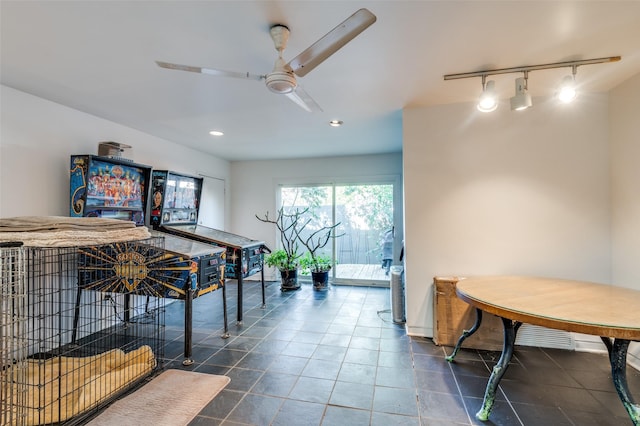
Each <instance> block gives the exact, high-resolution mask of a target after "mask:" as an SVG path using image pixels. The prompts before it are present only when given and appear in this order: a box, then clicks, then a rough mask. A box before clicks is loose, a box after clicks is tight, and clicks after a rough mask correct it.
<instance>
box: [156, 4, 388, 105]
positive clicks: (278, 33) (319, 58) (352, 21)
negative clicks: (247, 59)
mask: <svg viewBox="0 0 640 426" xmlns="http://www.w3.org/2000/svg"><path fill="white" fill-rule="evenodd" d="M375 21H376V16H375V15H374V14H373V13H371V12H370V11H369V10H367V9H360V10H358V11H356V12H355V13H354V14H353V15H351V16H350V17H348V18H347V19H345V20H344V22H342V23H341V24H340V25H338V26H337V27H335V28H334V29H332V30H331V31H329V32H328V33H327V34H326V35H325V36H324V37H322V38H321V39H320V40H318V41H316V42H315V43H314V44H312V45H311V46H309V47H308V48H307V49H305V50H304V51H303V52H302V53H300V54H299V55H298V56H296V57H295V58H293V59H292V60H290V61H289V62H288V63H286V62H285V61H284V59H283V57H282V53H283V51H284V49H285V48H286V47H287V41H288V40H289V28H288V27H287V26H285V25H282V24H276V25H273V26H272V27H271V29H270V31H269V32H270V34H271V38H272V39H273V44H274V45H275V48H276V50H277V51H278V59H276V63H275V65H274V67H273V71H271V72H270V73H269V74H252V73H249V72H237V71H224V70H219V69H213V68H200V67H194V66H189V65H179V64H172V63H169V62H161V61H156V63H157V64H158V66H160V67H162V68H167V69H172V70H181V71H189V72H196V73H200V74H209V75H214V76H219V77H233V78H242V79H246V80H257V81H262V80H264V81H265V84H266V86H267V88H268V89H269V90H271V91H272V92H274V93H277V94H282V95H286V96H287V97H288V98H289V99H291V100H292V101H293V102H295V103H296V104H297V105H298V106H300V107H302V108H304V109H305V110H307V111H309V112H313V111H322V108H320V106H319V105H318V104H317V103H316V101H314V100H313V99H312V98H311V96H309V95H308V94H307V92H305V90H304V89H303V88H302V87H301V86H300V85H299V84H298V82H297V80H296V76H298V77H304V76H305V75H307V73H309V72H310V71H312V70H313V69H314V68H315V67H317V66H318V65H320V64H321V63H322V62H323V61H324V60H325V59H327V58H328V57H329V56H331V55H333V54H334V53H335V52H337V51H338V50H339V49H340V48H341V47H343V46H344V45H345V44H347V43H348V42H349V41H351V40H353V39H354V38H355V37H356V36H357V35H358V34H360V33H361V32H362V31H364V30H365V29H367V28H368V27H369V26H370V25H371V24H373V23H374V22H375Z"/></svg>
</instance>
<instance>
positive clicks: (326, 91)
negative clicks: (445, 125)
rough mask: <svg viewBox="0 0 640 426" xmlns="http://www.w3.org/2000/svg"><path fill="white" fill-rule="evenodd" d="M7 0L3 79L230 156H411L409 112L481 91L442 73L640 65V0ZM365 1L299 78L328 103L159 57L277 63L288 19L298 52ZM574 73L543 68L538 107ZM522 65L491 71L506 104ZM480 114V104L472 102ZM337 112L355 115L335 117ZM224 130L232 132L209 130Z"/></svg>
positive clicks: (596, 84) (610, 77) (231, 65)
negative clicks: (352, 24) (606, 60)
mask: <svg viewBox="0 0 640 426" xmlns="http://www.w3.org/2000/svg"><path fill="white" fill-rule="evenodd" d="M0 5H1V6H0V7H1V9H0V12H1V43H2V44H1V66H2V68H1V74H0V76H1V82H2V84H4V85H7V86H9V87H13V88H15V89H18V90H22V91H25V92H28V93H31V94H34V95H36V96H40V97H42V98H45V99H49V100H52V101H54V102H57V103H60V104H63V105H67V106H69V107H72V108H75V109H78V110H81V111H85V112H87V113H90V114H93V115H96V116H99V117H103V118H106V119H108V120H111V121H114V122H117V123H121V124H123V125H126V126H129V127H132V128H135V129H138V130H140V131H143V132H145V133H148V134H151V135H155V136H158V137H161V138H164V139H167V140H171V141H174V142H176V143H179V144H183V145H186V146H190V147H192V148H195V149H197V150H201V151H204V152H207V153H211V154H213V155H216V156H218V157H221V158H225V159H228V160H231V161H234V160H252V159H276V158H304V157H318V156H336V155H357V154H373V153H389V152H399V151H401V147H402V109H403V108H405V107H413V106H432V105H439V104H449V103H456V102H475V100H476V99H477V96H478V95H479V93H480V91H481V83H480V79H479V78H472V79H464V80H452V81H444V79H443V75H444V74H449V73H458V72H468V71H478V70H483V69H494V68H506V67H515V66H523V65H535V64H541V63H550V62H559V61H566V60H577V59H590V58H599V57H607V56H615V55H621V56H622V60H621V61H620V62H615V63H611V64H601V65H588V66H583V67H579V68H578V74H577V79H578V81H579V83H580V84H581V86H582V90H584V91H586V92H600V91H607V90H609V89H611V88H613V87H615V86H616V85H618V84H619V83H621V82H622V81H624V80H626V79H628V78H629V77H631V76H633V75H635V74H637V73H638V72H640V1H601V2H597V1H578V2H569V1H494V2H492V1H468V2H464V1H398V0H388V1H149V0H147V1H82V2H81V1H66V2H61V1H17V2H14V1H7V0H2V1H1V2H0ZM361 7H366V8H368V9H369V10H371V11H372V12H373V13H374V14H375V15H376V16H377V18H378V19H377V22H376V23H374V24H373V25H372V26H371V27H369V28H368V29H367V30H365V31H364V32H363V33H362V34H360V35H359V36H358V37H356V38H355V39H354V40H353V41H351V42H350V43H349V44H347V45H346V46H345V47H343V48H342V49H341V50H340V51H338V52H337V53H336V54H334V55H333V56H331V57H330V58H329V59H327V60H326V61H325V62H324V63H322V64H321V65H320V66H318V67H317V68H316V69H314V70H313V71H312V72H310V73H309V74H308V75H307V76H305V77H303V78H299V79H298V82H299V83H300V84H301V85H302V86H303V87H304V89H305V90H306V91H307V92H308V93H309V94H310V95H311V96H312V97H313V98H314V99H315V101H316V102H317V103H318V104H320V106H321V107H322V108H323V110H324V112H320V113H308V112H306V111H304V110H302V109H301V108H299V107H297V106H296V105H295V104H293V103H292V102H291V101H289V100H288V99H287V98H286V97H284V96H282V95H276V94H273V93H271V92H269V91H268V90H267V88H266V87H265V86H264V84H263V83H261V82H256V81H249V80H240V79H231V78H221V77H213V76H208V75H201V74H194V73H187V72H181V71H171V70H166V69H162V68H159V67H157V66H156V64H155V62H154V61H156V60H162V61H167V62H174V63H180V64H189V65H194V66H201V67H210V68H219V69H225V70H233V71H243V72H252V73H257V74H266V73H268V72H270V71H271V69H272V67H273V63H274V61H275V59H276V57H277V53H276V51H275V49H274V48H273V42H272V40H271V38H270V36H269V27H270V26H271V25H272V24H275V23H280V24H285V25H287V26H289V28H290V29H291V36H290V39H289V45H288V47H287V50H286V51H285V54H284V57H285V60H287V61H288V60H289V59H291V58H293V57H294V56H295V55H297V54H298V53H300V52H301V51H302V50H304V49H305V48H306V47H308V46H309V45H311V44H312V43H313V42H315V41H316V40H317V39H319V38H320V37H322V36H323V35H324V34H325V33H327V32H328V31H329V30H331V29H332V28H333V27H335V26H336V25H337V24H339V23H340V22H342V21H343V20H344V19H346V18H347V17H348V16H349V15H351V14H352V13H353V12H354V11H355V10H357V9H359V8H361ZM569 71H570V70H569V69H557V70H543V71H535V72H532V73H531V74H530V75H529V91H530V93H531V94H532V95H533V96H534V103H535V101H536V97H550V96H551V95H552V94H553V90H554V86H555V85H556V84H557V82H558V81H559V80H560V79H561V78H562V76H564V75H565V74H567V73H568V72H569ZM518 76H519V75H513V74H506V75H497V76H494V77H492V78H493V79H494V80H495V81H496V88H497V90H498V92H499V93H500V96H501V98H502V103H501V106H500V107H501V108H508V102H509V97H510V96H513V91H514V83H513V82H514V79H515V78H516V77H518ZM581 99H584V98H581ZM534 108H535V105H534ZM469 113H470V114H480V113H477V112H476V111H475V109H474V107H473V105H472V104H470V106H469ZM524 113H526V112H524ZM331 119H340V120H343V121H344V122H345V124H344V125H343V126H342V127H340V128H331V127H330V126H328V124H327V123H328V121H329V120H331ZM34 125H37V123H34ZM214 128H215V129H221V130H223V131H224V132H225V136H224V137H222V138H214V137H212V136H210V135H209V134H208V131H209V130H211V129H214ZM109 136H110V135H104V138H105V140H108V139H109ZM118 142H121V143H125V144H129V145H133V146H134V147H135V141H133V140H131V141H118ZM96 143H97V141H96Z"/></svg>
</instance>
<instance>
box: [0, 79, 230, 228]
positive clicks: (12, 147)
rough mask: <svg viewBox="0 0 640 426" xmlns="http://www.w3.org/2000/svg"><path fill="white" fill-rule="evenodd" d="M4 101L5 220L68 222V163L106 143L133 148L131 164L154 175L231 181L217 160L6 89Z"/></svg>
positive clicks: (0, 205)
mask: <svg viewBox="0 0 640 426" xmlns="http://www.w3.org/2000/svg"><path fill="white" fill-rule="evenodd" d="M0 100H1V114H0V117H1V122H0V125H1V127H0V217H12V216H31V215H38V216H40V215H56V216H68V215H69V167H70V165H69V157H70V155H72V154H97V153H98V143H99V142H101V141H116V142H120V143H124V144H127V145H131V146H132V147H133V148H132V154H133V157H132V159H133V160H134V161H135V162H137V163H140V164H146V165H149V166H152V167H153V168H155V169H170V170H174V171H177V172H182V173H188V174H194V175H195V174H197V173H203V174H206V175H207V176H213V177H217V178H221V179H224V180H225V181H228V180H229V174H230V164H229V162H228V161H225V160H221V159H219V158H217V157H214V156H211V155H207V154H203V153H202V152H197V151H195V150H192V149H189V148H184V147H182V146H180V145H177V144H175V143H173V142H170V141H167V140H163V139H159V138H156V137H153V136H150V135H148V134H145V133H142V132H139V131H137V130H134V129H131V128H128V127H125V126H122V125H119V124H116V123H113V122H110V121H107V120H104V119H101V118H98V117H95V116H92V115H89V114H85V113H83V112H80V111H77V110H74V109H71V108H68V107H65V106H62V105H60V104H56V103H53V102H50V101H47V100H44V99H42V98H38V97H35V96H32V95H29V94H26V93H24V92H20V91H17V90H14V89H12V88H9V87H6V86H0ZM227 197H229V195H228V194H227ZM229 204H230V203H229V201H228V199H227V202H226V205H227V206H229ZM225 216H226V217H227V218H228V217H230V216H231V215H230V214H229V208H228V207H227V214H226V215H225Z"/></svg>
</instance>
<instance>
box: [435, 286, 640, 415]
mask: <svg viewBox="0 0 640 426" xmlns="http://www.w3.org/2000/svg"><path fill="white" fill-rule="evenodd" d="M456 293H457V294H458V297H460V298H461V299H462V300H464V301H465V302H467V303H469V304H470V305H472V306H473V307H475V308H476V323H475V324H474V326H473V327H472V328H471V329H470V330H468V331H465V332H464V333H463V334H462V336H460V339H459V340H458V343H457V344H456V347H455V348H454V350H453V353H452V354H451V355H450V356H449V357H447V360H448V361H452V360H453V358H454V357H455V354H456V353H457V352H458V350H459V349H460V346H461V344H462V342H463V341H464V339H466V338H467V337H468V336H470V335H471V334H473V333H474V332H475V331H476V330H477V329H478V327H480V324H481V321H482V311H485V312H489V313H492V314H494V315H496V316H498V317H500V318H501V319H502V324H503V326H504V343H503V349H502V355H501V357H500V359H499V360H498V363H497V364H496V365H495V367H494V368H493V371H492V373H491V377H490V378H489V382H488V384H487V389H486V391H485V395H484V401H483V404H482V408H481V409H480V411H478V413H476V417H477V418H478V419H479V420H483V421H484V420H488V418H489V414H490V413H491V409H492V407H493V404H494V402H495V394H496V389H497V387H498V384H499V382H500V379H501V378H502V376H503V375H504V373H505V371H506V369H507V367H508V365H509V361H510V360H511V357H512V355H513V347H514V344H515V340H516V333H517V331H518V329H519V328H520V326H521V325H522V323H527V324H533V325H539V326H543V327H548V328H554V329H559V330H566V331H570V332H576V333H584V334H592V335H596V336H600V338H601V339H602V341H603V342H604V344H605V346H606V347H607V350H608V352H609V361H610V362H611V373H612V376H613V382H614V385H615V387H616V390H617V392H618V395H619V396H620V400H621V401H622V404H623V405H624V406H625V408H626V410H627V412H628V413H629V417H630V418H631V421H632V422H633V424H634V425H635V426H640V405H638V404H636V403H635V402H634V401H633V398H632V397H631V395H630V393H629V389H628V386H627V378H626V365H627V361H626V359H627V350H628V348H629V343H630V341H632V340H634V341H640V291H638V290H633V289H629V288H624V287H617V286H612V285H605V284H597V283H591V282H585V281H572V280H562V279H554V278H537V277H520V276H490V277H471V278H465V279H461V280H460V281H458V283H457V285H456Z"/></svg>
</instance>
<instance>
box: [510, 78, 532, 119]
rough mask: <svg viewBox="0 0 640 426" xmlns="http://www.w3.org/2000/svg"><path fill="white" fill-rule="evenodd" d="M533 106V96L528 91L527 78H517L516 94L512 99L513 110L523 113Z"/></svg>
mask: <svg viewBox="0 0 640 426" xmlns="http://www.w3.org/2000/svg"><path fill="white" fill-rule="evenodd" d="M531 105H533V102H531V95H530V94H529V93H528V91H527V77H526V73H525V77H519V78H516V94H515V96H514V97H512V98H511V109H512V110H513V111H522V110H524V109H527V108H529V107H531Z"/></svg>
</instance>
